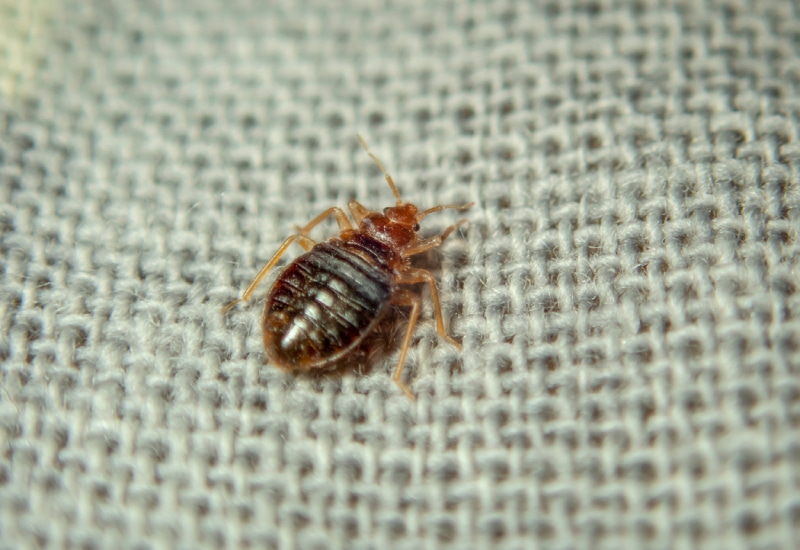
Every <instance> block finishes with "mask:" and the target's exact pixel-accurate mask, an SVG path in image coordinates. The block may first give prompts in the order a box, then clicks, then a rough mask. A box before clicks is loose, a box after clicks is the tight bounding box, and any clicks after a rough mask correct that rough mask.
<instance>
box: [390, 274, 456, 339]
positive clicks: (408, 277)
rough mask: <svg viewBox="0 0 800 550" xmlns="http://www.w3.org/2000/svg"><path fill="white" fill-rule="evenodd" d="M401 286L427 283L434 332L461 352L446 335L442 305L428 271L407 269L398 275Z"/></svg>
mask: <svg viewBox="0 0 800 550" xmlns="http://www.w3.org/2000/svg"><path fill="white" fill-rule="evenodd" d="M397 282H398V283H401V284H416V283H427V284H428V286H429V287H430V289H431V301H432V302H433V314H434V317H435V318H436V332H437V333H438V334H439V336H440V337H441V338H444V339H445V340H447V341H448V342H450V343H451V344H453V345H454V346H455V347H456V349H458V350H459V351H460V350H461V344H460V343H459V342H458V341H457V340H456V339H455V338H453V337H452V336H450V335H449V334H447V331H446V330H445V329H444V316H443V315H442V304H441V302H440V301H439V290H438V289H437V288H436V279H434V278H433V275H431V273H430V271H425V270H424V269H409V270H408V271H405V272H404V273H402V274H401V275H400V278H399V279H398V281H397Z"/></svg>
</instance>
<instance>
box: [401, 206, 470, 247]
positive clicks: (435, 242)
mask: <svg viewBox="0 0 800 550" xmlns="http://www.w3.org/2000/svg"><path fill="white" fill-rule="evenodd" d="M466 206H469V205H466ZM466 222H467V220H458V221H457V222H456V223H454V224H453V225H451V226H449V227H447V228H445V230H444V231H442V233H441V235H436V236H435V237H430V238H429V239H422V240H419V241H417V242H415V243H414V244H412V245H411V246H409V247H407V248H404V249H403V250H402V251H401V253H402V254H403V256H405V257H406V258H408V257H409V256H414V255H415V254H421V253H422V252H426V251H428V250H430V249H431V248H436V247H437V246H439V245H441V244H442V243H443V242H444V240H445V239H446V238H447V237H449V236H450V234H451V233H452V232H453V231H455V230H456V228H458V226H459V225H461V224H463V223H466Z"/></svg>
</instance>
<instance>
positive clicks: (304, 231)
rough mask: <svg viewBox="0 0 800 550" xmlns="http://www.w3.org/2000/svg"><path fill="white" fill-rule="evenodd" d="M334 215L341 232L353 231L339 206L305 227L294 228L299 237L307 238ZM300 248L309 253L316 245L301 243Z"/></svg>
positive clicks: (329, 209)
mask: <svg viewBox="0 0 800 550" xmlns="http://www.w3.org/2000/svg"><path fill="white" fill-rule="evenodd" d="M331 215H333V216H334V217H335V218H336V224H337V225H338V226H339V231H340V232H341V231H345V230H347V229H353V226H352V224H351V223H350V220H349V219H348V218H347V214H346V213H345V211H344V210H342V209H341V208H339V207H338V206H333V207H331V208H328V209H327V210H325V211H324V212H323V213H322V214H320V215H319V216H317V217H316V218H314V219H313V220H311V221H310V222H308V223H307V224H306V225H305V226H303V227H300V226H299V225H296V226H294V228H295V230H296V231H297V234H298V235H304V236H307V235H308V234H309V233H311V230H312V229H314V228H315V227H316V226H318V225H319V224H320V223H322V222H323V221H324V220H325V219H326V218H328V217H329V216H331ZM300 246H302V247H303V250H305V251H306V252H308V251H309V250H311V249H312V248H313V247H314V243H311V244H309V243H308V242H301V243H300Z"/></svg>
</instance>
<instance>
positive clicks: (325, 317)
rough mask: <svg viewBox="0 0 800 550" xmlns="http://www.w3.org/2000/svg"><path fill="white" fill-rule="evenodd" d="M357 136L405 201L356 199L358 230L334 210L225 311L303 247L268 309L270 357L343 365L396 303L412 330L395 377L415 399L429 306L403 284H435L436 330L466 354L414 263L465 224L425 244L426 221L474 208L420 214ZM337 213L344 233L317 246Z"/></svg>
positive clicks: (310, 366) (299, 367)
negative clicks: (413, 360)
mask: <svg viewBox="0 0 800 550" xmlns="http://www.w3.org/2000/svg"><path fill="white" fill-rule="evenodd" d="M357 137H358V141H359V142H360V143H361V146H362V147H363V148H364V151H366V152H367V154H368V155H369V156H370V157H371V158H372V160H373V161H375V163H376V164H377V165H378V167H379V168H380V169H381V170H382V171H383V174H384V176H385V178H386V181H387V182H388V184H389V187H391V188H392V192H393V193H394V196H395V197H396V198H397V204H396V205H395V206H391V207H388V208H385V209H384V210H383V213H379V212H372V211H370V210H368V209H367V208H366V207H364V206H362V205H361V204H360V203H358V202H357V201H355V200H351V201H350V202H349V203H348V205H347V208H348V209H349V210H350V214H351V215H352V216H353V219H354V221H355V224H356V227H353V224H352V223H351V222H350V219H349V218H348V217H347V214H346V213H345V212H344V210H342V209H341V208H338V207H336V206H334V207H331V208H328V209H327V210H325V211H324V212H323V213H322V214H320V215H319V216H317V217H316V218H314V219H313V220H311V221H310V222H309V223H308V224H307V225H306V226H305V227H303V228H302V229H300V232H299V233H297V234H295V235H292V236H290V237H289V238H288V239H286V240H285V241H283V244H282V245H281V246H280V247H279V248H278V250H277V251H276V252H275V254H274V255H273V256H272V258H271V259H270V260H269V261H268V262H267V264H266V265H265V266H264V267H263V268H262V269H261V271H259V272H258V275H256V277H255V279H253V282H251V283H250V286H248V287H247V290H245V291H244V294H243V295H242V297H241V298H240V299H238V300H234V301H233V302H231V303H230V304H228V305H227V306H225V307H224V308H223V313H225V312H227V311H229V310H230V309H231V308H233V306H235V305H236V304H237V303H239V302H242V301H245V300H248V299H249V298H250V297H251V296H252V294H253V292H254V291H255V289H256V287H257V286H258V285H259V283H261V281H262V280H263V279H264V277H265V276H266V275H267V273H268V272H269V270H270V269H272V268H273V267H274V266H275V265H276V264H277V263H278V260H280V258H281V256H283V254H284V253H285V252H286V250H287V249H288V248H289V246H290V245H291V244H292V243H294V242H297V243H298V244H299V245H300V246H301V247H303V249H304V250H305V251H306V253H305V254H303V255H302V256H300V257H299V258H297V259H296V260H294V261H293V262H292V263H290V264H289V265H288V266H286V268H285V269H284V270H283V272H282V273H281V274H280V275H279V276H278V278H277V279H276V280H275V282H274V283H273V284H272V288H271V289H270V291H269V295H268V297H267V303H266V305H265V307H264V316H263V319H262V330H263V334H264V347H265V349H266V352H267V356H268V357H269V359H270V360H271V361H272V362H273V363H274V364H275V365H276V366H278V367H280V368H282V369H285V370H288V371H300V372H303V371H311V370H316V369H327V368H332V367H336V366H339V365H340V364H341V363H342V362H343V361H346V360H347V359H348V358H349V357H350V356H351V354H353V353H354V352H355V351H356V350H357V349H358V348H359V346H360V345H361V344H362V343H363V341H364V339H365V338H366V337H367V336H368V335H369V334H370V333H371V332H372V331H373V330H374V329H375V328H376V326H377V325H378V323H379V321H380V320H381V318H382V317H383V316H384V314H385V313H386V312H387V311H388V310H389V308H390V307H391V306H392V305H396V306H409V307H410V308H411V313H410V315H409V317H408V327H407V328H406V332H405V336H404V338H403V344H402V347H401V348H400V358H399V360H398V361H397V367H396V368H395V371H394V375H393V377H392V378H393V379H394V381H395V382H396V383H397V385H398V386H400V389H402V390H403V391H404V392H405V394H406V395H407V396H408V397H410V398H412V399H413V395H412V394H411V391H409V389H408V387H407V386H406V385H405V384H404V383H403V382H402V380H401V379H400V377H401V375H402V372H403V365H404V364H405V360H406V354H407V353H408V348H409V345H410V344H411V337H412V336H413V333H414V326H415V325H416V322H417V318H418V317H419V312H420V309H421V305H422V301H421V299H420V296H419V294H416V293H414V292H412V291H411V290H409V289H405V288H401V287H400V285H406V284H416V283H426V284H427V285H428V287H429V288H430V291H431V299H432V300H433V311H434V314H435V317H436V331H437V332H438V334H439V336H441V337H442V338H444V339H445V340H447V341H448V342H450V343H451V344H453V345H454V346H456V347H457V348H459V349H461V345H460V344H459V343H458V342H457V341H455V340H454V339H453V338H452V337H450V336H449V335H448V334H447V332H445V329H444V319H443V318H442V308H441V305H440V303H439V292H438V290H437V288H436V281H435V280H434V278H433V275H431V273H430V272H429V271H426V270H424V269H415V268H413V267H411V262H410V258H411V256H414V255H415V254H419V253H421V252H425V251H426V250H430V249H432V248H435V247H437V246H439V245H440V244H442V242H443V241H444V240H445V239H446V238H447V237H448V235H450V234H451V233H452V232H453V230H455V228H456V227H457V225H458V224H456V225H451V226H449V227H448V228H447V229H445V230H444V231H443V232H442V234H441V235H437V236H435V237H430V238H427V239H421V238H420V237H419V236H418V234H417V232H418V231H419V229H420V227H419V222H420V220H422V218H424V217H425V216H427V215H428V214H432V213H434V212H439V211H440V210H444V209H445V208H457V209H463V208H469V207H470V206H472V204H473V203H470V204H464V205H447V206H434V207H433V208H429V209H427V210H423V211H422V212H420V211H419V210H418V209H417V207H416V206H415V205H413V204H411V203H407V202H403V201H402V200H401V199H400V193H399V192H398V191H397V187H396V186H395V184H394V181H393V180H392V177H391V176H390V175H389V174H388V172H386V169H385V168H384V167H383V164H381V162H380V161H379V160H378V158H377V157H376V156H375V155H373V154H372V153H371V152H370V151H369V149H368V148H367V145H366V143H365V142H364V140H363V139H362V138H361V136H357ZM329 216H333V217H334V218H335V219H336V222H337V223H338V224H339V231H340V233H339V235H338V236H336V237H333V238H331V239H329V240H327V241H325V242H321V243H318V242H315V241H314V240H313V239H311V238H310V237H309V236H308V234H309V233H310V232H311V230H312V229H313V228H314V227H315V226H316V225H318V224H319V223H320V222H322V221H323V220H325V219H326V218H328V217H329ZM462 221H463V220H462ZM459 223H460V222H459Z"/></svg>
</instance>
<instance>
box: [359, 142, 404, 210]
mask: <svg viewBox="0 0 800 550" xmlns="http://www.w3.org/2000/svg"><path fill="white" fill-rule="evenodd" d="M356 138H357V139H358V142H359V143H360V144H361V147H363V148H364V151H366V153H367V154H368V155H369V158H371V159H372V160H373V161H374V162H375V164H377V165H378V168H380V169H381V172H383V176H384V177H385V178H386V182H387V183H388V184H389V187H391V188H392V193H394V196H395V197H396V198H397V206H400V205H401V204H403V200H402V199H401V198H400V192H399V191H398V190H397V186H396V185H395V184H394V180H393V179H392V176H390V175H389V172H387V171H386V168H384V167H383V163H382V162H381V161H380V160H378V157H376V156H375V155H373V154H372V151H370V150H369V147H367V142H366V141H364V138H362V137H361V136H360V135H359V134H356Z"/></svg>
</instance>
